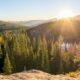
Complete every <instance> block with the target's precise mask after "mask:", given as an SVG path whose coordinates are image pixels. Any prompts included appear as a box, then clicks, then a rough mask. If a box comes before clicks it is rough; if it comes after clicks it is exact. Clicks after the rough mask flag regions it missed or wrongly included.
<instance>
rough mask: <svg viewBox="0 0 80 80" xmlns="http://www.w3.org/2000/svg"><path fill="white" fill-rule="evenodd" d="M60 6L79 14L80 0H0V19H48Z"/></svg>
mask: <svg viewBox="0 0 80 80" xmlns="http://www.w3.org/2000/svg"><path fill="white" fill-rule="evenodd" d="M62 8H64V9H65V8H68V9H70V10H72V11H73V12H74V15H79V14H80V0H0V20H31V19H49V18H54V17H56V16H57V14H58V13H59V11H60V10H61V9H62Z"/></svg>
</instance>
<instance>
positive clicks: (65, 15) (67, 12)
mask: <svg viewBox="0 0 80 80" xmlns="http://www.w3.org/2000/svg"><path fill="white" fill-rule="evenodd" d="M72 16H73V12H72V11H71V10H69V9H62V10H60V12H59V13H58V15H57V19H61V18H69V17H72Z"/></svg>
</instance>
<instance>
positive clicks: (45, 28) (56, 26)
mask: <svg viewBox="0 0 80 80" xmlns="http://www.w3.org/2000/svg"><path fill="white" fill-rule="evenodd" d="M28 33H29V35H30V36H31V37H34V36H35V37H37V36H39V35H41V36H43V35H45V36H46V37H47V39H50V40H51V39H54V40H57V39H58V37H59V36H60V35H61V36H63V37H64V39H65V40H67V41H68V42H69V41H71V42H75V41H80V37H79V35H80V19H79V17H73V18H69V19H60V20H56V21H51V22H48V23H44V24H41V25H39V26H37V27H34V28H32V29H29V31H28Z"/></svg>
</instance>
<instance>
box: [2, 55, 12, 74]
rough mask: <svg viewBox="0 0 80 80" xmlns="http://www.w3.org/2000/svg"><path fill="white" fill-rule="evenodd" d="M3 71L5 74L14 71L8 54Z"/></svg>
mask: <svg viewBox="0 0 80 80" xmlns="http://www.w3.org/2000/svg"><path fill="white" fill-rule="evenodd" d="M3 71H4V73H5V74H11V73H12V66H11V63H10V60H9V57H8V54H6V57H5V61H4V67H3Z"/></svg>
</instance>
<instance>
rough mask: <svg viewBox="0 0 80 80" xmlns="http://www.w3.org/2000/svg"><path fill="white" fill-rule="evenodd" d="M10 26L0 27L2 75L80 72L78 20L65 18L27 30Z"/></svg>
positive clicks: (0, 66)
mask: <svg viewBox="0 0 80 80" xmlns="http://www.w3.org/2000/svg"><path fill="white" fill-rule="evenodd" d="M3 25H6V26H3ZM9 25H10V24H9ZM9 25H8V24H3V23H1V27H0V28H1V30H3V31H1V32H0V72H3V73H5V74H10V73H14V72H19V71H23V70H29V69H38V70H43V71H45V72H49V73H52V74H61V73H63V74H64V73H68V72H71V71H76V70H79V69H80V50H79V49H80V43H79V41H80V37H79V35H80V27H79V25H80V21H79V20H77V19H72V18H71V19H69V20H68V19H67V20H64V19H63V20H58V21H53V22H48V23H45V24H42V25H39V26H37V27H35V28H32V29H28V30H27V29H26V28H25V27H23V28H19V29H16V28H15V27H12V26H11V25H10V26H11V27H10V28H9ZM64 27H65V28H64ZM13 28H14V30H13ZM6 29H9V30H6ZM64 42H66V43H64ZM67 42H68V43H67ZM65 45H66V46H65Z"/></svg>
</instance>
